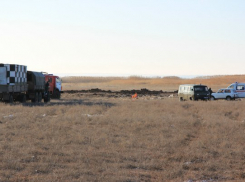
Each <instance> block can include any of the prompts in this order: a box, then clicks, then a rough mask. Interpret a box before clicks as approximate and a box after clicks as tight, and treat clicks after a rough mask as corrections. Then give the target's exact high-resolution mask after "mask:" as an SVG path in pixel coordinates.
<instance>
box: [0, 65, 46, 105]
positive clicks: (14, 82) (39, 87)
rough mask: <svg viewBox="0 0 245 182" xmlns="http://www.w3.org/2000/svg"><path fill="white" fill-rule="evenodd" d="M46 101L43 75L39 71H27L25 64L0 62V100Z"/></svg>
mask: <svg viewBox="0 0 245 182" xmlns="http://www.w3.org/2000/svg"><path fill="white" fill-rule="evenodd" d="M42 99H44V102H48V101H49V100H50V99H49V94H48V93H47V92H45V77H44V75H43V74H42V73H41V72H33V71H27V66H24V65H18V64H0V100H2V101H4V102H10V103H12V102H14V101H20V102H26V100H31V101H32V102H41V101H42Z"/></svg>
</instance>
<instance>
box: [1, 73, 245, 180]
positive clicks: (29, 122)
mask: <svg viewBox="0 0 245 182" xmlns="http://www.w3.org/2000/svg"><path fill="white" fill-rule="evenodd" d="M221 78H222V77H212V78H208V79H204V78H198V79H180V78H164V79H163V78H156V79H147V78H138V77H136V78H135V77H131V78H128V79H124V78H88V77H80V78H79V77H74V78H63V81H64V84H63V89H64V90H70V89H89V88H101V89H110V90H114V89H113V88H115V90H120V89H137V88H147V89H161V90H176V89H178V84H183V83H195V82H198V83H199V82H200V80H201V81H202V83H203V84H207V85H208V86H212V87H213V88H216V89H218V88H219V87H227V86H228V85H229V84H230V83H232V82H235V81H241V82H242V78H244V80H245V76H224V77H223V79H221ZM103 80H104V81H103ZM86 84H88V85H87V86H86ZM83 86H84V87H83ZM85 86H86V87H85ZM110 86H111V87H110ZM244 108H245V100H243V99H240V100H236V101H206V102H205V101H194V102H191V101H186V102H179V101H178V99H177V98H176V97H174V98H168V97H166V96H161V95H159V96H157V97H151V96H143V95H142V96H141V95H139V98H138V99H134V100H132V99H131V98H130V97H107V96H104V97H100V96H98V95H95V94H67V93H65V94H63V95H62V98H61V100H52V101H51V103H48V104H44V103H40V104H32V103H29V102H28V103H26V104H20V103H15V104H12V105H10V104H4V103H0V142H1V145H0V156H1V157H0V181H4V182H5V181H23V182H24V181H34V182H35V181H42V182H49V181H67V182H68V181H74V182H76V181H106V182H110V181H113V182H114V181H118V182H138V181H149V182H150V181H177V182H182V181H186V182H187V181H203V182H204V181H205V182H208V181H245V168H244V165H245V146H244V143H245V112H244Z"/></svg>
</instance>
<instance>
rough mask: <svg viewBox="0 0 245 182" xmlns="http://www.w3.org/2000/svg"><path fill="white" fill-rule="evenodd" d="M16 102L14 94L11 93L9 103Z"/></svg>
mask: <svg viewBox="0 0 245 182" xmlns="http://www.w3.org/2000/svg"><path fill="white" fill-rule="evenodd" d="M13 102H14V97H13V95H11V94H10V95H9V103H13Z"/></svg>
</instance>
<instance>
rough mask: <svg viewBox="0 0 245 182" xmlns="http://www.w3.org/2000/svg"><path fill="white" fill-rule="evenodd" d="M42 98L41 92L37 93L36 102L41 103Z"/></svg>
mask: <svg viewBox="0 0 245 182" xmlns="http://www.w3.org/2000/svg"><path fill="white" fill-rule="evenodd" d="M42 99H43V96H42V92H39V93H38V102H42Z"/></svg>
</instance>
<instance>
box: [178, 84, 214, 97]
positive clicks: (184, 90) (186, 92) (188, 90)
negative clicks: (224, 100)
mask: <svg viewBox="0 0 245 182" xmlns="http://www.w3.org/2000/svg"><path fill="white" fill-rule="evenodd" d="M178 96H179V100H180V101H184V100H199V99H200V100H208V99H209V97H210V93H209V91H208V87H207V86H206V85H201V84H200V85H195V84H185V85H180V86H179V90H178Z"/></svg>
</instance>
